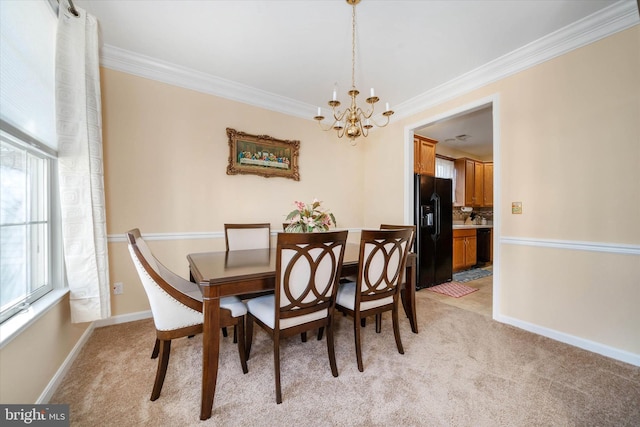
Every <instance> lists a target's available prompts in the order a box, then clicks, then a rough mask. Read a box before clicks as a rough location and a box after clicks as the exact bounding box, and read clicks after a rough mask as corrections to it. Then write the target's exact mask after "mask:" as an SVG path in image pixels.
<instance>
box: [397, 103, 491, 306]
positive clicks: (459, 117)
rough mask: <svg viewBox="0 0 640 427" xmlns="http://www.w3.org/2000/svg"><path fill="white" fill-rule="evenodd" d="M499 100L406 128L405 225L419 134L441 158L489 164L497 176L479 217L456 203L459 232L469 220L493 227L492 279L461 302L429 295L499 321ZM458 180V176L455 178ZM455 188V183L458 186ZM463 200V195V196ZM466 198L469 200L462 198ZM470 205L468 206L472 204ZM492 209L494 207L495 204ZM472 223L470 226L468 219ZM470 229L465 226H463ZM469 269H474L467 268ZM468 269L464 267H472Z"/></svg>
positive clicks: (477, 209) (478, 281) (477, 284)
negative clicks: (432, 146) (415, 139)
mask: <svg viewBox="0 0 640 427" xmlns="http://www.w3.org/2000/svg"><path fill="white" fill-rule="evenodd" d="M499 117H500V115H499V96H498V95H497V94H495V95H491V96H489V97H486V98H482V99H478V100H476V101H473V102H471V103H468V104H465V105H462V106H460V107H458V108H455V109H452V110H449V111H446V112H444V113H441V114H438V115H435V116H433V117H429V118H427V119H425V120H422V121H420V122H417V123H413V124H410V125H408V126H406V127H405V147H404V148H405V158H406V159H408V160H407V163H406V165H407V166H406V168H405V221H406V222H407V223H413V221H414V219H413V212H414V207H413V197H412V194H413V173H414V169H413V165H414V151H413V144H414V143H413V141H414V135H420V136H424V137H427V138H430V139H435V140H437V141H438V143H437V144H436V155H438V156H442V157H444V158H449V159H459V158H465V159H475V160H476V161H478V162H481V163H483V164H484V163H490V164H491V167H492V169H491V172H492V177H491V178H492V179H491V183H492V192H493V194H492V203H491V204H489V203H484V204H483V203H478V204H475V203H474V204H475V205H476V207H474V210H475V213H474V217H473V218H471V212H470V211H469V210H468V207H467V208H466V209H464V210H463V209H462V206H465V202H464V200H457V201H456V202H455V203H454V212H453V213H454V228H455V226H456V225H461V224H464V221H467V223H466V224H467V226H469V227H475V226H477V227H482V224H487V226H488V225H491V228H492V237H491V243H492V246H493V262H492V263H491V264H490V265H489V266H487V265H484V266H482V268H490V269H491V270H492V273H493V274H492V275H486V276H484V277H482V278H481V279H476V280H473V281H470V282H466V283H465V284H466V285H468V286H471V287H474V288H477V289H478V291H476V292H473V293H471V294H468V295H466V296H464V297H461V298H453V297H449V296H446V295H439V294H436V293H434V292H429V291H426V290H423V291H422V292H426V293H427V295H428V297H429V298H433V299H438V300H441V301H442V302H445V303H449V304H451V305H455V306H458V307H460V308H464V309H468V310H470V311H476V312H481V313H482V314H485V315H489V316H491V317H493V318H494V319H495V318H496V317H497V316H498V315H499V313H498V310H499V307H500V303H499V299H500V292H499V291H500V280H499V271H500V246H499V244H498V242H499V241H500V171H501V167H500V133H499V130H500V126H499ZM454 179H455V176H454ZM454 188H455V184H454ZM458 197H460V195H459V194H458ZM462 197H464V196H462ZM467 204H469V202H468V201H467ZM491 205H492V206H491ZM470 218H471V220H472V223H471V224H469V220H470ZM476 222H477V224H476ZM464 228H466V226H465V227H464ZM468 267H470V266H468ZM468 267H465V268H468Z"/></svg>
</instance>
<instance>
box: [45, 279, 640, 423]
mask: <svg viewBox="0 0 640 427" xmlns="http://www.w3.org/2000/svg"><path fill="white" fill-rule="evenodd" d="M426 294H427V292H424V291H420V292H418V293H417V297H418V304H417V305H418V322H419V328H420V333H419V334H417V335H416V334H413V333H411V332H410V328H409V323H408V321H407V320H406V319H404V318H403V319H402V324H401V334H402V339H403V343H404V348H405V354H404V355H400V354H399V353H398V352H397V350H396V348H395V342H394V339H393V332H392V328H391V320H390V317H389V316H385V317H384V320H383V325H382V326H383V330H382V333H380V334H376V333H375V328H374V327H372V326H373V325H369V326H367V327H366V328H365V330H364V333H363V356H364V368H365V371H364V373H360V372H358V369H357V367H356V360H355V351H354V344H353V332H352V327H351V321H350V319H349V318H345V317H341V316H340V317H338V321H337V323H338V327H337V333H336V352H337V362H338V370H339V373H340V375H339V377H337V378H334V377H332V376H331V371H330V368H329V360H328V357H327V350H326V342H325V341H324V340H322V341H317V340H315V339H310V340H309V341H308V342H306V343H302V342H300V339H299V337H297V338H292V339H290V340H287V341H284V343H283V346H282V347H281V358H282V392H283V403H282V404H280V405H277V404H276V403H275V392H274V380H273V352H272V344H271V341H270V340H269V339H268V338H267V336H266V334H265V333H264V332H262V331H261V330H260V329H259V328H257V329H256V331H255V338H254V343H253V349H252V354H251V359H250V360H249V373H248V374H246V375H243V374H242V371H241V369H240V363H239V359H238V354H237V350H236V347H235V346H234V344H233V341H232V338H231V337H229V338H223V339H222V343H221V356H220V371H219V375H218V386H217V390H216V397H215V402H214V415H213V417H212V418H211V419H209V420H207V421H200V420H199V414H200V372H201V371H200V368H201V355H200V351H201V346H202V342H201V339H200V338H201V336H197V337H195V338H193V339H186V338H185V339H180V340H176V341H174V343H173V348H172V354H171V361H170V363H169V370H168V373H167V378H166V381H165V384H164V388H163V390H162V394H161V396H160V398H159V399H158V400H157V401H155V402H151V401H149V396H150V394H151V388H152V385H153V380H154V375H155V370H156V361H155V360H151V359H150V358H149V356H150V354H151V349H152V346H153V342H154V338H155V336H154V329H153V324H152V321H151V320H143V321H138V322H132V323H129V324H125V325H117V326H110V327H105V328H100V329H97V330H96V331H95V332H94V333H93V335H92V337H91V338H90V339H89V341H88V343H87V345H86V346H85V347H84V349H83V350H82V352H81V354H80V355H79V357H78V358H77V359H76V361H75V362H74V364H73V366H72V368H71V369H70V371H69V373H68V375H67V377H66V378H65V379H64V381H63V383H62V384H61V386H60V387H59V389H58V390H57V392H56V393H55V395H54V396H53V398H52V401H51V403H68V404H70V411H71V424H72V425H75V426H96V425H100V426H107V425H109V426H110V425H113V426H141V425H146V426H186V425H196V426H197V425H210V426H214V425H215V426H474V427H475V426H492V427H493V426H616V427H618V426H638V425H640V368H638V367H634V366H631V365H628V364H625V363H622V362H618V361H615V360H612V359H608V358H605V357H602V356H599V355H596V354H593V353H589V352H587V351H584V350H581V349H578V348H574V347H570V346H568V345H565V344H562V343H559V342H555V341H552V340H549V339H546V338H543V337H540V336H537V335H533V334H530V333H528V332H525V331H521V330H518V329H516V328H512V327H510V326H506V325H502V324H499V323H497V322H494V321H493V320H491V318H490V317H488V316H483V315H480V314H477V313H473V312H470V311H465V310H462V309H460V308H457V307H453V306H450V305H447V304H444V303H442V302H438V301H435V300H433V299H429V298H427V297H426ZM464 298H466V297H462V298H459V299H464Z"/></svg>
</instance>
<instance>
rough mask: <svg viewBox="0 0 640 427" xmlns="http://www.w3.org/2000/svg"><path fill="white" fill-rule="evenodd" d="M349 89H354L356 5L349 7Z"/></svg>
mask: <svg viewBox="0 0 640 427" xmlns="http://www.w3.org/2000/svg"><path fill="white" fill-rule="evenodd" d="M351 7H352V10H351V87H352V88H353V89H355V88H356V4H355V3H353V5H352V6H351Z"/></svg>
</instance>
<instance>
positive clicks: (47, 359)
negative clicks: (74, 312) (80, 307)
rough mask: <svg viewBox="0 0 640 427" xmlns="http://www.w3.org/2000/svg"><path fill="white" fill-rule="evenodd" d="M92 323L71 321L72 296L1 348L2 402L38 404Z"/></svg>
mask: <svg viewBox="0 0 640 427" xmlns="http://www.w3.org/2000/svg"><path fill="white" fill-rule="evenodd" d="M88 326H89V324H87V323H82V324H72V323H71V315H70V312H69V295H68V294H67V296H66V297H64V298H62V299H61V300H60V302H59V303H58V304H56V305H54V306H53V307H52V308H51V309H50V310H49V311H47V313H45V314H44V315H43V316H42V317H41V318H40V319H38V321H37V322H35V323H34V324H33V325H31V327H29V328H28V329H26V330H25V331H24V332H22V333H21V334H20V335H18V336H17V337H16V338H14V339H13V340H12V341H11V342H9V343H8V344H7V345H6V346H5V347H3V348H2V350H0V373H1V375H0V403H5V404H7V403H23V404H24V403H35V402H36V400H37V399H38V398H39V397H40V395H41V394H42V393H43V391H44V390H45V388H46V387H47V385H48V384H49V382H50V381H51V379H52V378H53V377H54V375H55V374H56V372H57V371H58V369H59V368H60V366H61V365H62V363H63V362H64V360H65V359H66V358H67V356H68V355H69V354H70V353H71V350H72V349H73V347H74V346H75V345H76V343H77V342H78V340H79V339H80V337H81V336H82V334H83V333H84V332H85V330H86V329H87V327H88Z"/></svg>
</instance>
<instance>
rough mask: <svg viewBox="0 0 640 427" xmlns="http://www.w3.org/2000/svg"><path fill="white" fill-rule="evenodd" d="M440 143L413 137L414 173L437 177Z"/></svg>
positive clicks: (416, 136)
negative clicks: (437, 157)
mask: <svg viewBox="0 0 640 427" xmlns="http://www.w3.org/2000/svg"><path fill="white" fill-rule="evenodd" d="M437 143H438V141H436V140H434V139H429V138H426V137H424V136H420V135H414V136H413V172H414V173H418V174H420V175H430V176H435V175H436V144H437Z"/></svg>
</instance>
